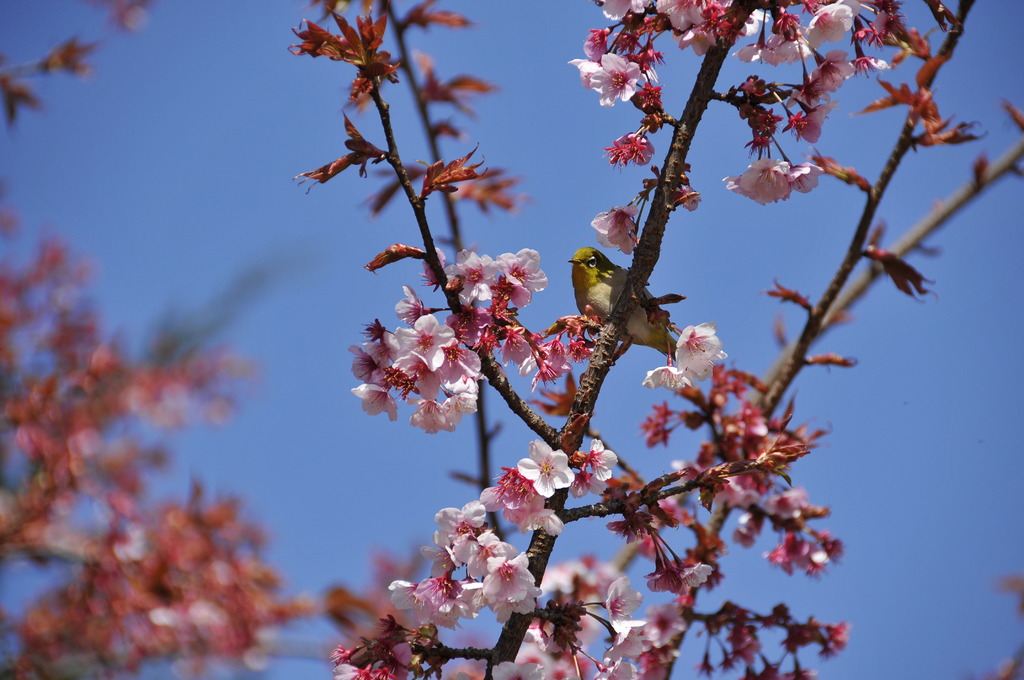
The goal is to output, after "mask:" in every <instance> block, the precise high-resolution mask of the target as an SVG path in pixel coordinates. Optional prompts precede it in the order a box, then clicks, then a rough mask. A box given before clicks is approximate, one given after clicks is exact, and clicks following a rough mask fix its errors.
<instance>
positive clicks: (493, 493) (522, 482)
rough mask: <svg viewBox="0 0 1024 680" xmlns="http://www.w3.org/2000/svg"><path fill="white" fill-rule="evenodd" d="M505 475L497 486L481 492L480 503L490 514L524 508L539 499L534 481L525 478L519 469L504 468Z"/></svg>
mask: <svg viewBox="0 0 1024 680" xmlns="http://www.w3.org/2000/svg"><path fill="white" fill-rule="evenodd" d="M502 470H504V471H505V473H504V474H503V475H502V476H501V477H500V478H498V485H497V486H489V487H487V488H486V489H484V490H483V491H481V492H480V502H481V503H483V504H484V507H485V508H487V510H489V511H490V512H496V511H498V510H508V509H515V508H520V507H523V506H524V505H527V504H529V503H530V502H531V501H533V500H534V499H535V498H538V497H539V494H538V493H537V491H536V489H534V487H533V481H532V480H530V479H528V478H527V477H525V476H524V475H523V474H522V473H521V472H520V471H519V469H518V468H502Z"/></svg>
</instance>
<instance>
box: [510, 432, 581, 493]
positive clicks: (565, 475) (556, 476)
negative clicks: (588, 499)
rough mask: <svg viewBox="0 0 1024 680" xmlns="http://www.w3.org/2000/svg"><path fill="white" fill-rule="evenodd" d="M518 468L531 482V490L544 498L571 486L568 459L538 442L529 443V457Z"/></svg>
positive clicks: (571, 474)
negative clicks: (534, 490)
mask: <svg viewBox="0 0 1024 680" xmlns="http://www.w3.org/2000/svg"><path fill="white" fill-rule="evenodd" d="M518 467H519V472H520V474H522V475H523V477H526V478H527V479H529V480H532V481H533V488H534V489H536V491H537V493H539V494H540V495H541V496H544V497H545V498H550V497H551V496H553V495H554V493H555V491H556V490H557V489H564V488H565V487H567V486H569V485H570V484H572V480H573V473H572V470H570V469H569V457H568V456H567V455H565V454H564V453H562V452H561V451H552V450H551V447H550V446H548V445H547V444H545V443H544V442H542V441H540V440H534V441H532V442H530V457H529V458H523V459H522V460H520V461H519V466H518Z"/></svg>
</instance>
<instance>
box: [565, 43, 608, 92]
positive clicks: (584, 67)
mask: <svg viewBox="0 0 1024 680" xmlns="http://www.w3.org/2000/svg"><path fill="white" fill-rule="evenodd" d="M603 54H604V52H602V53H601V55H603ZM601 55H598V56H597V57H596V58H593V59H573V60H572V61H570V62H569V63H570V64H572V65H573V66H575V67H576V68H578V69H579V71H580V85H582V86H583V87H585V88H586V89H588V90H591V89H594V88H593V87H592V86H591V84H590V81H591V79H592V78H593V77H594V74H595V73H597V72H598V71H600V70H601V63H600V59H601ZM588 56H589V55H588Z"/></svg>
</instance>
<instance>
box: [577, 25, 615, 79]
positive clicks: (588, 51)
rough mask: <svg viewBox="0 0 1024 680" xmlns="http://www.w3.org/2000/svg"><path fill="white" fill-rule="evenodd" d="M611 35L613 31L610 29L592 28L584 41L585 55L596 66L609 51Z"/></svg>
mask: <svg viewBox="0 0 1024 680" xmlns="http://www.w3.org/2000/svg"><path fill="white" fill-rule="evenodd" d="M610 34H611V29H608V28H592V29H590V31H588V33H587V39H586V40H584V41H583V53H584V54H585V55H587V58H588V59H591V60H593V62H594V63H595V64H596V63H597V62H600V61H601V57H602V56H604V53H605V52H607V51H608V36H609V35H610ZM587 87H589V85H588V86H587Z"/></svg>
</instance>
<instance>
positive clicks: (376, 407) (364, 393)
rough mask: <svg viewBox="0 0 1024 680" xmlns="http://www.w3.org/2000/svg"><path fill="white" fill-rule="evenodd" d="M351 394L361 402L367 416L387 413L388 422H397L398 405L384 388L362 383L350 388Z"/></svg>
mask: <svg viewBox="0 0 1024 680" xmlns="http://www.w3.org/2000/svg"><path fill="white" fill-rule="evenodd" d="M352 394H354V395H356V396H357V397H359V398H360V399H362V401H363V410H364V411H366V412H367V413H368V414H369V415H371V416H375V415H377V414H378V413H387V414H388V418H389V419H390V420H398V404H396V403H395V398H394V397H392V396H391V395H390V394H389V393H388V391H387V389H386V388H383V387H381V386H380V385H374V384H372V383H364V384H362V385H360V386H359V387H353V388H352Z"/></svg>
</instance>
